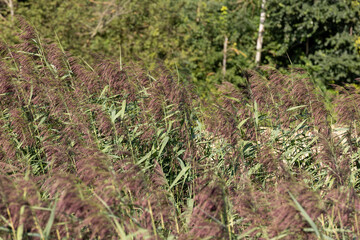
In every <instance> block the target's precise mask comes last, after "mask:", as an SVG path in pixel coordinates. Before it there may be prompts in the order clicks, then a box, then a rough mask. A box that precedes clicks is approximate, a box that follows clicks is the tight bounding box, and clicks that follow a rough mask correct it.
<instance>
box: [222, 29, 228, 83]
mask: <svg viewBox="0 0 360 240" xmlns="http://www.w3.org/2000/svg"><path fill="white" fill-rule="evenodd" d="M227 46H228V37H227V36H225V40H224V50H223V51H224V58H223V68H222V74H223V78H225V75H226V53H227Z"/></svg>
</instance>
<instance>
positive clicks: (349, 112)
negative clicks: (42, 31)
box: [0, 22, 360, 239]
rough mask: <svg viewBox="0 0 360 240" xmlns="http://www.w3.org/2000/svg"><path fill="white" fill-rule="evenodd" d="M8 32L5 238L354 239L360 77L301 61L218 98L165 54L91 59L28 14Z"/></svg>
mask: <svg viewBox="0 0 360 240" xmlns="http://www.w3.org/2000/svg"><path fill="white" fill-rule="evenodd" d="M22 28H23V32H22V33H21V34H20V36H19V38H20V43H19V44H17V45H14V46H9V45H7V44H5V43H2V44H1V45H0V52H1V62H0V102H1V104H0V110H1V114H0V166H1V167H0V237H1V238H3V239H357V237H359V236H360V222H359V221H360V198H359V189H360V185H359V174H360V162H359V161H360V150H359V147H360V137H359V130H360V123H359V120H360V110H359V103H360V90H359V88H357V87H356V86H354V85H346V86H341V87H340V86H334V87H336V94H334V95H333V96H330V97H329V96H327V95H325V94H324V93H323V92H322V91H321V90H320V89H319V88H318V87H317V85H316V84H314V83H313V82H312V81H311V80H310V79H309V78H308V77H307V75H306V73H304V72H303V71H302V70H301V69H292V70H290V71H289V73H286V74H285V73H281V72H279V71H277V70H275V69H272V68H271V67H263V68H261V69H260V70H259V71H254V70H249V71H248V72H247V73H246V77H247V85H246V86H243V88H241V89H240V88H238V87H236V86H234V85H232V84H231V83H227V82H224V83H223V84H221V85H219V86H218V93H217V94H215V95H214V96H213V97H212V98H211V99H207V100H202V99H200V98H199V97H197V95H196V93H195V91H194V87H193V86H192V85H191V84H189V83H186V82H184V81H182V80H181V79H178V77H177V75H176V74H175V75H174V74H172V73H170V72H168V71H167V70H165V69H163V68H161V67H159V68H158V70H157V71H154V72H151V73H148V72H147V71H145V70H144V69H142V68H141V66H140V65H139V64H131V63H127V64H126V65H122V64H121V63H120V62H119V60H118V59H103V58H102V57H101V56H95V59H97V63H96V64H94V65H93V66H90V65H89V64H87V63H86V62H84V61H82V60H81V58H76V57H74V56H71V55H70V54H69V53H67V52H65V51H64V50H63V49H62V47H61V44H60V43H52V42H51V41H49V40H46V39H41V38H40V37H39V36H38V35H37V34H36V32H35V31H34V30H33V29H32V27H30V26H29V25H27V24H26V23H25V22H23V23H22Z"/></svg>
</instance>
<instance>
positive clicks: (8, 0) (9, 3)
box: [3, 0, 15, 22]
mask: <svg viewBox="0 0 360 240" xmlns="http://www.w3.org/2000/svg"><path fill="white" fill-rule="evenodd" d="M3 2H5V4H6V5H7V6H8V8H9V10H10V16H11V21H12V22H13V21H14V15H15V10H14V2H13V0H4V1H3Z"/></svg>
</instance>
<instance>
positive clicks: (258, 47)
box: [255, 0, 266, 65]
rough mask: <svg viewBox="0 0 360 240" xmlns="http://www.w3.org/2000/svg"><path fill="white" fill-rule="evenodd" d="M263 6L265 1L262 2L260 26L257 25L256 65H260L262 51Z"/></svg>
mask: <svg viewBox="0 0 360 240" xmlns="http://www.w3.org/2000/svg"><path fill="white" fill-rule="evenodd" d="M265 4H266V0H262V3H261V15H260V24H259V34H258V39H257V43H256V57H255V63H256V65H260V61H261V50H262V45H263V37H264V25H265Z"/></svg>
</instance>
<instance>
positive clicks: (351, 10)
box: [265, 0, 360, 84]
mask: <svg viewBox="0 0 360 240" xmlns="http://www.w3.org/2000/svg"><path fill="white" fill-rule="evenodd" d="M268 15H269V18H268V21H267V31H266V33H267V34H266V37H267V38H266V40H265V44H266V46H267V51H266V55H267V57H266V60H267V62H272V63H275V64H277V65H280V66H287V65H289V63H290V64H291V63H294V64H302V65H306V66H309V68H310V70H311V71H312V74H313V75H314V76H315V77H317V78H321V80H323V81H324V82H325V83H327V84H331V83H345V82H352V81H354V78H356V77H358V76H359V75H360V55H359V52H358V49H357V47H356V44H355V42H356V39H357V38H358V37H359V34H360V25H359V19H360V4H359V1H351V0H345V1H332V0H321V1H313V0H305V1H295V0H270V1H269V5H268ZM290 61H291V62H290Z"/></svg>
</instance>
